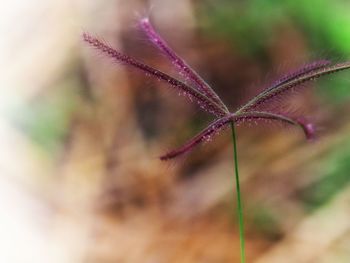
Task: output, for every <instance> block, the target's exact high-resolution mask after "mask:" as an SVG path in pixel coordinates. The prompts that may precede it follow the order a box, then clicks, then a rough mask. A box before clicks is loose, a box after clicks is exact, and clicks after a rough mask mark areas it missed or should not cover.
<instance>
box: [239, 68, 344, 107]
mask: <svg viewBox="0 0 350 263" xmlns="http://www.w3.org/2000/svg"><path fill="white" fill-rule="evenodd" d="M349 68H350V62H344V63H338V64H334V65H327V66H325V67H319V68H314V69H313V70H311V71H309V72H307V73H303V74H300V75H298V76H296V77H295V78H292V79H288V81H286V82H283V83H281V84H280V85H277V86H276V87H274V88H269V89H267V90H265V91H263V92H261V93H260V94H258V95H257V96H255V97H254V98H253V99H251V100H250V101H249V102H248V103H246V104H245V105H244V106H242V107H241V108H240V109H239V110H238V111H237V112H244V111H248V110H252V109H255V108H256V107H258V106H260V105H261V104H263V103H266V102H267V101H268V100H270V99H272V98H274V97H276V96H280V95H284V93H285V92H286V91H288V90H290V89H292V88H295V87H297V86H299V85H301V84H303V83H305V82H307V81H311V80H315V79H317V78H319V77H322V76H325V75H328V74H331V73H335V72H338V71H341V70H345V69H349Z"/></svg>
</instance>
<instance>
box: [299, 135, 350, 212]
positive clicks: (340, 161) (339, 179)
mask: <svg viewBox="0 0 350 263" xmlns="http://www.w3.org/2000/svg"><path fill="white" fill-rule="evenodd" d="M349 160H350V140H346V141H344V142H342V143H341V144H339V145H336V147H335V150H334V151H332V152H330V154H329V156H327V158H326V161H325V162H323V164H322V169H320V170H321V171H323V174H320V175H319V176H320V179H319V180H317V181H316V182H314V183H313V184H311V185H309V186H307V187H306V188H304V189H303V190H302V191H300V193H299V196H300V197H301V200H302V201H303V204H304V206H305V208H306V209H307V210H314V209H317V208H319V207H320V206H322V205H323V204H325V203H326V202H327V201H329V200H330V199H331V198H332V197H333V196H334V195H335V194H336V193H337V192H338V191H341V190H342V189H343V188H345V187H346V186H347V185H348V184H349V183H350V175H349V171H350V162H349Z"/></svg>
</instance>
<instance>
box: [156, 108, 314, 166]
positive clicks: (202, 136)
mask: <svg viewBox="0 0 350 263" xmlns="http://www.w3.org/2000/svg"><path fill="white" fill-rule="evenodd" d="M250 120H272V121H280V122H282V123H286V124H290V125H296V126H299V127H301V128H302V130H303V131H304V133H305V136H306V138H307V139H311V138H312V137H313V134H314V127H313V126H312V125H311V124H310V123H306V122H304V121H302V120H301V119H300V120H297V119H293V118H291V117H289V116H287V115H283V114H275V113H270V112H263V111H254V112H244V113H241V114H230V115H227V116H225V117H222V118H220V119H218V120H216V121H214V122H212V123H211V124H209V125H208V126H207V127H206V128H205V129H204V130H202V131H201V132H200V133H198V134H197V135H196V136H194V137H193V138H192V139H190V140H189V141H188V142H186V143H185V144H184V145H183V146H181V147H179V148H177V149H175V150H172V151H170V152H168V153H166V154H164V155H163V156H161V157H160V159H161V160H163V161H165V160H169V159H172V158H175V157H177V156H180V155H182V154H184V153H186V152H189V151H191V150H192V149H193V148H194V147H195V146H197V145H199V144H200V143H202V142H205V141H209V139H210V138H211V137H213V136H214V135H215V134H218V133H219V132H220V131H222V130H223V129H225V128H226V127H227V126H228V124H229V123H230V122H234V123H241V122H246V121H250Z"/></svg>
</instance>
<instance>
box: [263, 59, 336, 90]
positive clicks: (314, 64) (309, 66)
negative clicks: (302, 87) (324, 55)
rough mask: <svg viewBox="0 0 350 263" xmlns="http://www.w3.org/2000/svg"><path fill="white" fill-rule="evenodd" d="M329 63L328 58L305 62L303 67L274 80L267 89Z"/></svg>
mask: <svg viewBox="0 0 350 263" xmlns="http://www.w3.org/2000/svg"><path fill="white" fill-rule="evenodd" d="M330 64H331V62H330V61H329V60H319V61H314V62H312V63H310V64H306V65H304V66H303V67H301V68H299V69H297V70H295V71H293V72H292V73H289V74H286V75H284V76H283V77H282V78H280V79H279V80H277V81H275V83H274V84H273V85H272V86H271V87H269V88H268V89H267V90H271V89H275V88H277V87H278V86H280V85H282V84H285V83H287V82H288V81H291V80H293V79H295V78H298V77H300V76H302V75H304V74H306V73H309V72H312V71H315V70H316V69H320V68H324V67H326V66H328V65H330Z"/></svg>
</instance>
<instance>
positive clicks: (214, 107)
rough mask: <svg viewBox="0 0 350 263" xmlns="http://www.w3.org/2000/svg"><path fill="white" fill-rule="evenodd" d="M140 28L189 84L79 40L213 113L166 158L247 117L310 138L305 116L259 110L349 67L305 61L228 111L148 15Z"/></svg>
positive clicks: (99, 43)
mask: <svg viewBox="0 0 350 263" xmlns="http://www.w3.org/2000/svg"><path fill="white" fill-rule="evenodd" d="M139 26H140V28H141V29H142V30H143V31H144V33H145V34H146V35H147V36H148V38H149V39H150V41H151V42H152V43H153V44H154V45H155V47H156V48H158V49H159V50H160V51H161V52H162V53H164V54H165V55H166V57H167V58H168V59H169V60H170V61H171V62H172V64H173V65H174V66H175V67H176V69H177V70H178V71H179V74H180V75H182V76H184V77H185V78H186V80H188V82H189V85H187V84H185V83H183V82H181V81H180V80H178V79H176V78H173V77H171V76H169V75H168V74H166V73H164V72H162V71H160V70H158V69H155V68H153V67H151V66H148V65H147V64H145V63H143V62H140V61H138V60H136V59H134V58H132V57H129V56H127V55H125V54H122V53H120V52H119V51H117V50H115V49H114V48H112V47H111V46H110V45H108V44H107V43H105V42H103V41H101V40H99V39H97V38H95V37H93V36H92V35H90V34H88V33H83V40H84V41H85V42H86V43H88V44H89V45H90V46H91V47H93V48H95V49H97V50H98V51H99V52H101V53H103V54H105V55H106V56H107V57H109V58H110V59H112V60H114V61H116V62H118V63H122V64H125V65H127V66H130V67H132V68H135V69H137V70H138V71H140V72H143V73H144V74H145V75H147V76H150V77H153V78H155V79H158V80H160V81H163V82H166V83H167V84H168V85H169V86H170V87H171V88H173V89H176V90H178V91H180V93H181V94H183V95H185V96H186V97H189V98H190V99H191V101H192V100H193V101H196V102H197V103H198V105H199V106H200V108H201V109H203V110H205V111H207V112H209V113H211V114H213V115H214V116H215V117H216V120H214V121H213V122H212V123H210V124H209V125H208V126H207V127H206V128H205V129H203V130H202V131H201V132H200V133H198V134H197V135H196V136H194V137H193V138H192V139H190V140H189V141H188V142H187V143H185V144H184V145H183V146H182V147H179V148H177V149H175V150H172V151H170V152H168V153H166V154H165V155H163V156H161V157H160V159H161V160H169V159H172V158H175V157H177V156H179V155H182V154H184V153H186V152H189V151H191V150H192V149H193V148H194V147H195V146H197V145H199V144H201V143H203V142H206V141H208V140H209V139H210V138H212V137H213V136H214V135H215V134H217V133H219V132H220V131H222V130H223V129H225V128H226V127H227V126H228V125H230V124H231V123H240V122H245V121H250V120H270V121H278V122H282V123H285V124H288V125H294V126H298V127H300V128H301V129H302V130H303V132H304V134H305V137H306V138H307V139H308V140H311V139H313V138H314V137H315V127H314V125H313V124H312V123H309V122H306V121H305V118H303V117H298V118H292V117H290V116H288V115H286V114H281V113H277V112H276V111H275V110H267V109H265V110H263V109H264V108H268V107H266V106H267V105H268V102H269V101H270V100H272V99H274V98H276V97H281V96H282V97H283V96H286V94H287V92H288V91H289V90H291V89H293V88H295V87H298V86H299V87H300V86H301V84H303V83H305V82H308V81H311V80H315V79H317V78H319V77H321V76H324V75H328V74H331V73H335V72H337V71H341V70H346V69H349V68H350V62H344V63H338V64H332V63H331V62H330V61H327V60H321V61H316V62H313V63H310V64H307V65H305V66H303V67H301V68H300V69H298V70H296V71H294V72H292V73H290V74H288V75H286V76H284V77H282V78H281V79H279V80H277V81H276V82H274V84H273V85H271V86H270V87H268V88H267V89H265V90H263V91H262V92H260V93H259V94H257V95H256V96H254V97H253V98H252V99H251V100H249V101H248V102H247V103H246V104H244V105H243V106H242V107H240V108H239V109H238V110H236V111H235V112H230V111H229V110H228V107H227V106H226V105H225V104H224V103H223V101H222V100H221V99H220V97H219V96H218V95H217V94H216V93H215V92H214V90H213V89H212V88H211V87H210V86H209V85H208V83H206V82H205V81H204V80H203V79H202V78H201V77H200V76H199V74H198V73H197V72H195V71H194V70H193V69H192V68H191V67H190V66H189V65H188V64H187V63H186V62H185V60H183V59H182V58H181V57H180V56H178V55H177V54H176V53H175V52H174V51H173V50H172V49H171V48H170V46H169V45H168V44H167V43H166V42H165V40H164V39H163V38H161V36H160V35H159V34H158V33H157V31H156V30H155V29H154V27H153V26H152V24H151V23H150V21H149V19H148V18H143V19H141V20H140V21H139Z"/></svg>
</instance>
